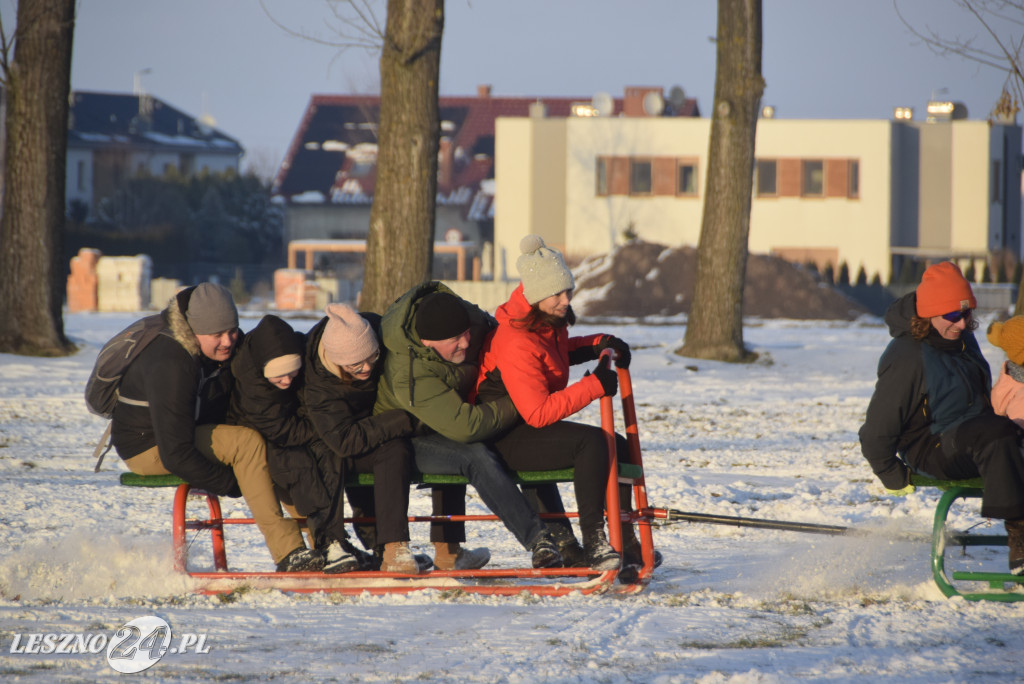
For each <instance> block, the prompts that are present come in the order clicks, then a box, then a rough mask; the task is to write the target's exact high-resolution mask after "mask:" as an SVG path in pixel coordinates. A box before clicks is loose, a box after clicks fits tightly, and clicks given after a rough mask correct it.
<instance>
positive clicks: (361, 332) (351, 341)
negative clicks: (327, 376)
mask: <svg viewBox="0 0 1024 684" xmlns="http://www.w3.org/2000/svg"><path fill="white" fill-rule="evenodd" d="M325 311H326V312H327V325H326V326H325V327H324V334H323V336H322V337H321V338H320V346H322V347H323V350H324V356H326V357H327V360H328V361H330V362H331V363H336V364H338V365H339V366H351V365H353V364H356V363H359V362H360V361H363V360H365V359H368V358H370V357H371V356H373V355H374V354H376V353H377V349H378V343H377V336H376V335H375V334H374V332H373V328H371V327H370V324H369V323H368V322H367V321H366V319H365V318H363V317H362V316H360V315H359V312H358V311H356V310H355V309H353V308H352V307H351V306H349V305H347V304H328V305H327V308H326V309H325Z"/></svg>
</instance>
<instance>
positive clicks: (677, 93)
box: [668, 85, 686, 114]
mask: <svg viewBox="0 0 1024 684" xmlns="http://www.w3.org/2000/svg"><path fill="white" fill-rule="evenodd" d="M668 102H669V104H671V105H672V111H673V112H675V113H677V114H678V113H679V112H681V111H683V107H685V106H686V91H684V90H683V89H682V88H681V87H680V86H677V85H676V86H672V88H671V90H669V91H668Z"/></svg>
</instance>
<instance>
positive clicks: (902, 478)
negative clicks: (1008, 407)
mask: <svg viewBox="0 0 1024 684" xmlns="http://www.w3.org/2000/svg"><path fill="white" fill-rule="evenodd" d="M916 306H917V297H916V295H915V293H913V292H911V293H910V294H907V295H905V296H903V297H901V298H900V299H897V300H896V301H895V302H893V303H892V305H891V306H890V307H889V309H888V311H886V314H885V322H886V323H887V324H888V326H889V333H890V334H891V335H892V337H893V339H892V341H890V342H889V346H888V347H886V349H885V352H883V353H882V357H881V359H879V362H878V381H877V383H876V385H875V393H874V394H873V395H872V397H871V402H870V403H869V404H868V411H867V419H866V420H865V422H864V425H863V426H862V427H861V429H860V444H861V451H862V453H863V454H864V458H866V459H867V461H868V463H869V464H870V465H871V470H872V471H873V472H874V473H875V475H877V476H878V479H879V480H881V482H882V484H883V485H884V486H885V487H886V488H887V489H902V488H903V487H905V486H906V485H907V484H909V483H910V470H909V468H908V467H907V464H909V465H911V466H915V467H916V466H917V464H919V463H920V462H921V459H922V458H924V457H925V456H926V455H927V453H929V452H930V451H932V450H933V449H934V447H935V446H936V445H937V444H938V443H939V442H940V440H941V433H942V432H943V431H944V430H948V429H951V428H953V427H955V426H956V425H957V424H958V423H959V422H961V421H962V420H963V419H966V418H970V417H973V416H976V415H980V414H981V413H985V412H989V413H990V412H991V404H990V399H989V392H990V389H989V388H990V386H991V380H990V376H989V370H988V364H987V363H986V361H985V359H984V357H983V356H982V355H981V351H980V349H979V348H978V342H977V340H976V339H975V338H974V334H973V333H970V332H965V333H964V334H963V335H961V337H960V339H958V340H945V339H944V338H942V337H941V336H940V335H939V334H938V332H936V331H934V330H933V331H932V334H931V335H929V336H928V337H926V338H924V339H923V340H915V339H914V338H913V336H912V335H911V333H910V322H911V319H912V318H913V316H914V313H915V311H916ZM929 378H930V379H931V383H929ZM929 384H931V386H929ZM937 417H938V420H939V421H940V422H936V420H937ZM898 456H901V457H902V459H901V458H899V457H898Z"/></svg>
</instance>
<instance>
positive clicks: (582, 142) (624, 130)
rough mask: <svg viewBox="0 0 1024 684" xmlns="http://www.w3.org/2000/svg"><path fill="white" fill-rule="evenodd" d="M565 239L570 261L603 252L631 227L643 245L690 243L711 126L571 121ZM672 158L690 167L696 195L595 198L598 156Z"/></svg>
mask: <svg viewBox="0 0 1024 684" xmlns="http://www.w3.org/2000/svg"><path fill="white" fill-rule="evenodd" d="M566 127H567V128H568V131H569V133H568V167H567V169H566V172H567V175H566V180H565V184H566V200H567V202H566V213H565V225H566V239H567V241H568V245H569V251H570V253H571V254H572V255H573V256H580V257H582V256H587V255H590V254H602V253H605V252H608V251H609V250H611V249H612V248H613V247H614V246H615V245H620V244H622V243H623V242H625V237H624V234H625V232H626V231H627V230H628V229H632V230H633V231H634V232H636V233H637V234H638V235H640V236H641V237H642V238H643V239H644V240H647V241H648V242H657V243H661V244H666V245H678V244H696V243H697V241H698V239H699V237H700V222H701V216H702V214H703V207H704V191H705V176H706V175H707V151H708V135H709V132H710V122H709V120H708V119H691V118H685V119H684V118H643V117H635V118H631V117H623V118H600V117H597V118H570V119H567V120H566ZM599 156H614V157H676V158H679V159H692V160H694V161H695V162H696V164H697V167H698V169H697V195H696V196H695V197H676V196H644V197H635V196H634V197H630V196H627V195H609V196H606V197H601V196H598V195H597V188H596V183H597V157H599Z"/></svg>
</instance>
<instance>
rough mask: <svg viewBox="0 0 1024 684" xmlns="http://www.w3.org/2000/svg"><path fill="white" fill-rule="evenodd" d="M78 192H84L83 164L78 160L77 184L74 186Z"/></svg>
mask: <svg viewBox="0 0 1024 684" xmlns="http://www.w3.org/2000/svg"><path fill="white" fill-rule="evenodd" d="M75 187H76V188H78V191H79V192H85V162H84V161H82V160H81V159H79V160H78V182H77V183H76V185H75Z"/></svg>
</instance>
